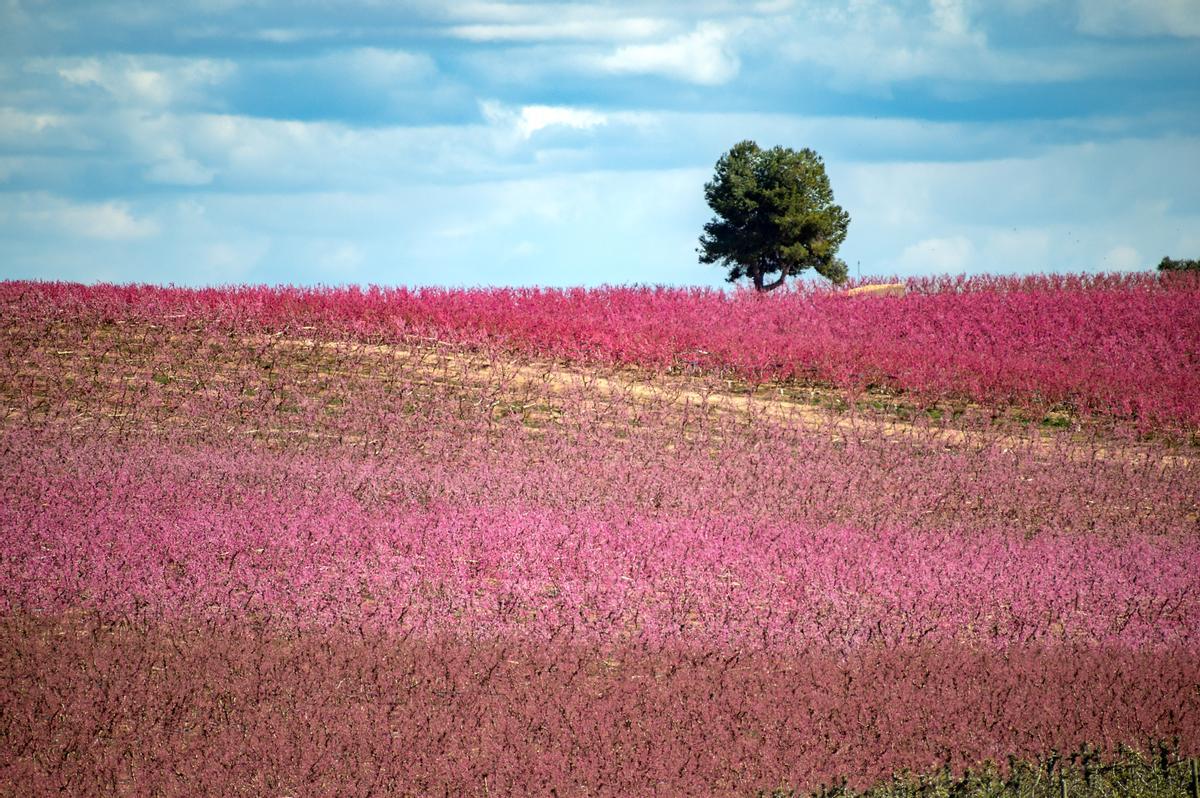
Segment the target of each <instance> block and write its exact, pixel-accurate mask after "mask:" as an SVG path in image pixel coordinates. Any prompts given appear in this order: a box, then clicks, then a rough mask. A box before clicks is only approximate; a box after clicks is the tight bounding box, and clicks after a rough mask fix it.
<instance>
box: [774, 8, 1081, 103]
mask: <svg viewBox="0 0 1200 798" xmlns="http://www.w3.org/2000/svg"><path fill="white" fill-rule="evenodd" d="M970 10H971V4H970V3H968V2H966V0H928V2H927V3H926V4H925V5H924V7H923V8H921V7H917V8H911V7H910V8H905V7H903V6H902V5H901V4H897V3H894V2H888V1H887V0H858V1H857V2H854V3H851V4H848V5H840V4H839V5H837V6H825V7H808V8H807V9H806V10H805V11H804V12H802V13H798V14H795V15H792V16H790V17H788V18H780V19H775V20H771V21H769V22H768V23H766V24H759V25H756V26H755V30H756V32H757V33H756V35H757V36H758V38H760V39H761V41H760V42H759V46H760V47H763V48H765V49H768V50H774V51H776V52H778V53H780V54H781V55H782V56H783V57H784V58H786V59H787V60H791V61H797V62H802V63H810V64H816V65H819V66H820V67H822V68H824V69H826V70H828V71H829V73H830V74H831V75H832V79H833V81H834V85H836V86H839V87H841V88H842V89H843V90H862V89H863V88H870V87H881V86H883V87H886V86H889V85H891V84H895V83H900V82H905V81H911V80H916V79H922V78H942V79H944V78H950V79H953V80H960V81H961V80H969V81H987V82H994V83H1022V82H1044V81H1061V80H1070V79H1073V78H1077V77H1080V76H1081V75H1084V74H1086V73H1087V70H1088V69H1089V68H1091V67H1092V66H1094V63H1093V61H1094V59H1092V60H1090V61H1087V62H1086V63H1085V62H1084V59H1081V58H1080V57H1079V55H1080V54H1079V53H1078V52H1072V51H1071V49H1070V48H1067V47H1060V48H1055V49H1053V50H1046V49H1033V50H1025V51H1003V50H997V49H995V48H993V47H992V46H991V45H990V44H989V42H988V39H987V36H986V34H985V33H984V31H982V30H981V29H979V28H978V27H977V26H976V25H975V24H974V22H973V20H972V18H971V14H970Z"/></svg>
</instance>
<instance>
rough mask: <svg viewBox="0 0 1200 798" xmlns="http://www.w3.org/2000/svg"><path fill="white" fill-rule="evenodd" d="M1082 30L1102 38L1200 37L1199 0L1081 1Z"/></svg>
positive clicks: (1080, 17) (1079, 8)
mask: <svg viewBox="0 0 1200 798" xmlns="http://www.w3.org/2000/svg"><path fill="white" fill-rule="evenodd" d="M1078 13H1079V30H1080V31H1082V32H1084V33H1090V34H1093V35H1098V36H1118V37H1119V36H1155V35H1159V36H1179V37H1197V36H1200V5H1198V4H1197V2H1196V0H1078Z"/></svg>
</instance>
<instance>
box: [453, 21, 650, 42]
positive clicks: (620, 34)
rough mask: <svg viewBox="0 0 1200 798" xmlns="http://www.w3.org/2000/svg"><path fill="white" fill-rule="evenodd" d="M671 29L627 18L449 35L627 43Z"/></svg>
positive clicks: (481, 27)
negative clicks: (630, 40)
mask: <svg viewBox="0 0 1200 798" xmlns="http://www.w3.org/2000/svg"><path fill="white" fill-rule="evenodd" d="M669 28H670V24H669V23H667V22H665V21H664V20H660V19H652V18H649V17H626V18H619V19H596V18H590V19H589V18H581V19H559V20H546V21H538V22H516V23H503V24H495V23H489V24H471V25H454V26H452V27H450V28H449V29H448V31H447V32H448V33H449V34H450V35H451V36H455V37H458V38H460V39H467V40H469V41H473V42H542V41H562V40H567V41H612V40H616V41H627V40H629V39H645V38H649V37H651V36H657V35H660V34H662V33H664V32H665V31H666V30H668V29H669Z"/></svg>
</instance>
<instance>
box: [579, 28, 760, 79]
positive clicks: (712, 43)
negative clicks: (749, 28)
mask: <svg viewBox="0 0 1200 798" xmlns="http://www.w3.org/2000/svg"><path fill="white" fill-rule="evenodd" d="M729 39H730V31H729V30H728V29H727V28H726V27H725V26H723V25H720V24H717V23H714V22H702V23H700V24H699V25H698V26H697V27H696V29H695V30H694V31H692V32H691V33H686V34H683V35H681V36H676V37H675V38H673V39H669V40H667V41H665V42H662V43H659V44H628V45H624V46H622V47H619V48H617V50H616V52H614V53H612V54H611V55H608V56H604V57H602V58H600V59H599V61H598V62H597V65H598V66H599V68H600V69H602V70H604V71H606V72H611V73H616V74H635V75H661V76H663V77H668V78H672V79H674V80H681V81H684V82H687V83H695V84H698V85H704V86H716V85H720V84H722V83H728V82H729V81H731V80H733V78H734V77H736V76H737V74H738V70H739V69H740V68H741V63H740V61H739V59H738V56H737V53H736V52H735V51H734V49H733V47H732V46H731V45H730V43H729Z"/></svg>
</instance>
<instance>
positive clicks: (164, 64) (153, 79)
mask: <svg viewBox="0 0 1200 798" xmlns="http://www.w3.org/2000/svg"><path fill="white" fill-rule="evenodd" d="M29 67H30V68H31V69H33V70H34V71H40V72H47V71H49V72H53V73H56V74H57V75H58V76H59V77H60V78H61V79H62V80H63V81H64V82H65V83H67V84H69V85H73V86H80V87H91V86H95V87H98V88H100V89H102V90H104V91H105V92H106V93H107V94H109V95H110V96H111V97H112V98H113V99H115V100H116V101H117V102H118V103H120V104H122V105H126V106H135V107H146V106H150V107H165V106H169V105H173V104H177V103H180V102H196V101H199V100H202V99H204V98H206V96H207V93H208V92H209V90H210V89H211V88H212V87H214V86H216V85H218V84H220V83H222V82H223V81H225V80H227V79H228V78H230V77H231V76H232V75H233V73H234V72H235V69H236V68H235V66H234V65H233V63H232V62H230V61H224V60H215V59H208V58H171V57H164V56H153V57H142V56H129V55H111V56H105V57H103V58H67V59H41V60H37V61H34V62H32V63H31V64H30V65H29Z"/></svg>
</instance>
